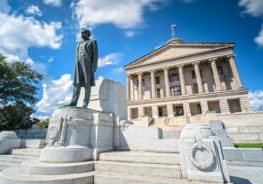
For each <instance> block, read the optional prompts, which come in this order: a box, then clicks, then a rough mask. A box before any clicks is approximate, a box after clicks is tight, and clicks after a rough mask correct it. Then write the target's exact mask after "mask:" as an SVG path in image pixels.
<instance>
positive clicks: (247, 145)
mask: <svg viewBox="0 0 263 184" xmlns="http://www.w3.org/2000/svg"><path fill="white" fill-rule="evenodd" d="M235 147H236V148H263V143H262V144H260V143H240V144H235Z"/></svg>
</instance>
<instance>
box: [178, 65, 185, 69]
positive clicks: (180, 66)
mask: <svg viewBox="0 0 263 184" xmlns="http://www.w3.org/2000/svg"><path fill="white" fill-rule="evenodd" d="M184 66H185V64H179V65H177V67H178V68H183V67H184Z"/></svg>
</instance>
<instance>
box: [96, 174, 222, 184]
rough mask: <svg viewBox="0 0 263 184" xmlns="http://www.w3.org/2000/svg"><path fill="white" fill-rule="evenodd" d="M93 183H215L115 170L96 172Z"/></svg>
mask: <svg viewBox="0 0 263 184" xmlns="http://www.w3.org/2000/svg"><path fill="white" fill-rule="evenodd" d="M94 183H95V184H124V183H129V184H215V183H211V182H209V183H208V182H199V181H188V180H185V179H176V178H166V177H153V176H143V177H142V176H141V175H134V174H123V173H115V172H97V173H96V175H95V177H94ZM217 184H218V183H217Z"/></svg>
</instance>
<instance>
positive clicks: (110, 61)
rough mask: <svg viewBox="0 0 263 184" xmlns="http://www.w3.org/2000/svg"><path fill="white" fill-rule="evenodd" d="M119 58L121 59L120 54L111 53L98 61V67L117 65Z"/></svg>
mask: <svg viewBox="0 0 263 184" xmlns="http://www.w3.org/2000/svg"><path fill="white" fill-rule="evenodd" d="M121 58H122V54H121V53H111V54H108V55H106V56H103V57H100V58H99V61H98V67H104V66H107V65H115V64H118V63H119V62H120V60H121Z"/></svg>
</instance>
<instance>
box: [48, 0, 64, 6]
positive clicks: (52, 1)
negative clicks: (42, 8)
mask: <svg viewBox="0 0 263 184" xmlns="http://www.w3.org/2000/svg"><path fill="white" fill-rule="evenodd" d="M44 3H45V4H49V5H51V6H61V5H62V0H44Z"/></svg>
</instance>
